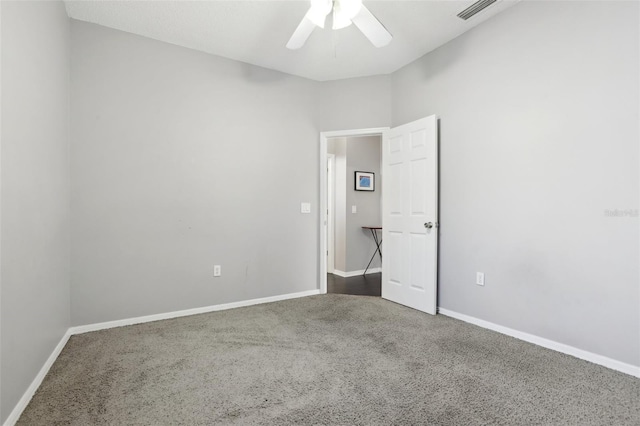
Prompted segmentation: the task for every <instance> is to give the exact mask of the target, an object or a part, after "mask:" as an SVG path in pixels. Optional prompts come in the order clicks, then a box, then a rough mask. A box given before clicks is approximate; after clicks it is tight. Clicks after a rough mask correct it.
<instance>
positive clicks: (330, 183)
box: [327, 154, 336, 273]
mask: <svg viewBox="0 0 640 426" xmlns="http://www.w3.org/2000/svg"><path fill="white" fill-rule="evenodd" d="M335 208H336V156H335V154H327V272H328V273H333V270H334V269H335V263H336V262H335V255H336V253H335V245H336V242H335V235H336V226H335V225H336V218H335V214H336V212H335Z"/></svg>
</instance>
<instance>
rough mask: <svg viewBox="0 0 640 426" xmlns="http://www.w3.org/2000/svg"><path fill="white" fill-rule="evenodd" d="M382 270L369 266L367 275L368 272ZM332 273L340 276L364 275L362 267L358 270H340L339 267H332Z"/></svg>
mask: <svg viewBox="0 0 640 426" xmlns="http://www.w3.org/2000/svg"><path fill="white" fill-rule="evenodd" d="M380 272H382V268H369V269H368V270H367V275H369V274H377V273H380ZM333 274H334V275H337V276H339V277H342V278H349V277H356V276H358V275H364V269H360V270H359V271H349V272H345V271H340V270H339V269H334V270H333Z"/></svg>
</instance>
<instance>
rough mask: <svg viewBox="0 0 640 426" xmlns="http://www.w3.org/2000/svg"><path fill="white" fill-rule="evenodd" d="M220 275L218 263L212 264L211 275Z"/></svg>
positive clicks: (220, 268)
mask: <svg viewBox="0 0 640 426" xmlns="http://www.w3.org/2000/svg"><path fill="white" fill-rule="evenodd" d="M220 275H222V267H221V266H220V265H213V276H214V277H219V276H220Z"/></svg>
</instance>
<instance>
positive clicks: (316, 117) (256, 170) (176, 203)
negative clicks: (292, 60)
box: [71, 21, 390, 325]
mask: <svg viewBox="0 0 640 426" xmlns="http://www.w3.org/2000/svg"><path fill="white" fill-rule="evenodd" d="M71 81H72V90H71V102H72V117H73V122H72V160H71V177H72V196H71V200H72V201H71V206H72V211H73V225H72V259H73V268H72V304H71V305H72V315H71V318H72V323H73V324H74V325H80V324H88V323H95V322H100V321H108V320H116V319H122V318H129V317H135V316H141V315H148V314H154V313H161V312H170V311H175V310H180V309H188V308H193V307H198V306H207V305H213V304H220V303H226V302H232V301H238V300H247V299H253V298H259V297H266V296H274V295H279V294H285V293H293V292H299V291H305V290H313V289H316V288H318V271H319V266H318V261H317V260H318V245H319V243H318V232H319V230H318V225H317V224H318V212H317V209H318V202H319V182H318V173H319V169H318V146H319V142H318V134H319V132H320V131H321V130H332V129H336V128H339V127H340V126H345V127H346V128H355V127H361V126H366V127H372V126H374V125H375V126H380V125H386V124H388V120H389V118H390V110H389V107H390V106H389V102H388V90H383V91H382V92H380V91H378V90H374V89H376V88H378V87H380V86H381V85H385V84H386V86H385V87H386V88H387V89H388V87H389V84H390V79H389V78H388V77H381V78H367V79H362V80H358V81H355V82H353V83H349V82H335V83H326V84H323V83H318V82H313V81H310V80H305V79H302V78H298V77H293V76H290V75H287V74H282V73H279V72H275V71H270V70H266V69H263V68H258V67H255V66H251V65H247V64H242V63H239V62H235V61H232V60H228V59H224V58H220V57H215V56H212V55H208V54H204V53H200V52H197V51H193V50H189V49H185V48H181V47H177V46H173V45H170V44H166V43H162V42H158V41H154V40H151V39H147V38H143V37H138V36H135V35H132V34H128V33H125V32H121V31H116V30H111V29H107V28H104V27H100V26H97V25H93V24H88V23H82V22H76V21H72V78H71ZM382 100H384V102H382ZM338 101H340V102H342V103H341V104H340V105H337V106H332V108H331V109H329V107H328V105H333V102H338ZM369 105H375V106H374V107H372V108H371V109H370V110H369V112H367V111H368V109H367V106H369ZM302 201H309V202H311V203H312V211H313V213H312V214H309V215H302V214H300V202H302ZM214 264H220V265H222V276H221V277H220V278H216V279H214V278H213V277H212V269H213V265H214Z"/></svg>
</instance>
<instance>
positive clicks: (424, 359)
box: [18, 295, 640, 425]
mask: <svg viewBox="0 0 640 426" xmlns="http://www.w3.org/2000/svg"><path fill="white" fill-rule="evenodd" d="M18 424H20V425H54V424H73V425H106V424H108V425H179V424H183V425H211V424H223V425H227V424H241V425H291V424H313V425H323V424H324V425H376V424H398V425H418V424H430V425H533V424H545V425H567V424H568V425H638V424H640V380H639V379H636V378H633V377H631V376H627V375H625V374H622V373H617V372H615V371H612V370H608V369H606V368H603V367H599V366H597V365H594V364H591V363H588V362H585V361H581V360H579V359H576V358H572V357H570V356H566V355H563V354H560V353H557V352H553V351H550V350H547V349H543V348H540V347H537V346H534V345H531V344H528V343H525V342H522V341H519V340H516V339H513V338H510V337H506V336H503V335H501V334H498V333H494V332H491V331H487V330H484V329H481V328H478V327H475V326H472V325H469V324H466V323H463V322H461V321H457V320H454V319H451V318H447V317H444V316H441V315H439V316H436V317H432V316H429V315H426V314H421V313H419V312H417V311H414V310H411V309H408V308H405V307H402V306H399V305H396V304H394V303H391V302H387V301H384V300H382V299H379V298H374V297H364V296H347V295H324V296H313V297H307V298H302V299H295V300H288V301H283V302H276V303H270V304H265V305H259V306H252V307H247V308H239V309H233V310H229V311H223V312H215V313H210V314H203V315H195V316H191V317H184V318H178V319H172V320H165V321H158V322H153V323H147V324H141V325H135V326H129V327H121V328H116V329H111V330H104V331H97V332H93V333H87V334H82V335H78V336H73V337H71V339H70V340H69V343H68V344H67V346H66V347H65V348H64V350H63V351H62V353H61V355H60V357H59V358H58V360H57V361H56V363H55V364H54V365H53V367H52V368H51V370H50V372H49V374H48V375H47V377H46V378H45V380H44V382H43V383H42V386H41V387H40V389H39V390H38V391H37V393H36V395H35V396H34V398H33V400H32V401H31V403H30V404H29V406H28V407H27V408H26V410H25V412H24V413H23V415H22V417H21V418H20V420H19V422H18Z"/></svg>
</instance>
